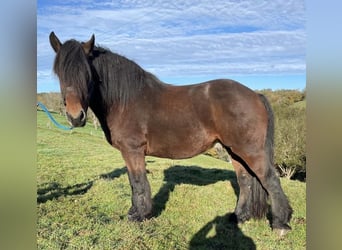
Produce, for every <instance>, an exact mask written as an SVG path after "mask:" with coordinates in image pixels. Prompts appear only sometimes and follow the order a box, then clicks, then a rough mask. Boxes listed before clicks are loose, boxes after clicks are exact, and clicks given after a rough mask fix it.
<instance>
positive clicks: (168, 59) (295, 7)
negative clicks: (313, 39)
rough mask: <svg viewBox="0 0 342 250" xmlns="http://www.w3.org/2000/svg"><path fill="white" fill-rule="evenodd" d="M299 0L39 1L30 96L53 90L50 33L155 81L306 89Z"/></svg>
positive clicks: (55, 83) (302, 7) (55, 86)
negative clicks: (99, 49)
mask: <svg viewBox="0 0 342 250" xmlns="http://www.w3.org/2000/svg"><path fill="white" fill-rule="evenodd" d="M305 17H306V12H305V4H304V0H289V1H283V0H275V1H262V0H244V1H240V0H204V1H201V0H173V1H165V0H117V1H88V0H67V1H66V0H58V1H49V0H38V2H37V53H38V54H37V92H50V91H53V92H55V91H58V92H59V83H58V79H57V77H56V76H55V75H54V73H53V72H52V64H53V60H54V56H55V53H54V51H53V50H52V48H51V47H50V44H49V38H48V37H49V34H50V32H51V31H54V32H55V33H56V35H57V36H58V37H59V39H60V40H61V41H62V42H64V41H66V40H68V39H71V38H74V39H76V40H79V41H86V40H88V39H89V38H90V36H91V35H92V34H95V43H96V44H97V45H100V46H103V47H106V48H109V49H110V50H112V51H113V52H115V53H119V54H121V55H124V56H126V57H127V58H130V59H132V60H134V61H135V62H137V63H138V64H139V65H140V66H142V67H143V68H144V69H145V70H147V71H150V72H151V73H153V74H155V75H156V76H157V77H158V78H159V79H161V80H162V81H165V82H168V83H172V84H177V85H179V84H190V83H197V82H202V81H206V80H210V79H216V78H230V79H234V80H238V81H240V82H241V83H243V84H245V85H247V86H248V87H250V88H252V89H265V88H268V89H298V90H302V89H304V88H305V85H306V75H305V71H306V63H305V51H306V30H305Z"/></svg>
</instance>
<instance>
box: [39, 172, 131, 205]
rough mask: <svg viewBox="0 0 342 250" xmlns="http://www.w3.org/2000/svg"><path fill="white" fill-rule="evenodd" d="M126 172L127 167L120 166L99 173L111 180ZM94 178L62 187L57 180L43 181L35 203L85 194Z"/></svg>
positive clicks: (103, 177)
mask: <svg viewBox="0 0 342 250" xmlns="http://www.w3.org/2000/svg"><path fill="white" fill-rule="evenodd" d="M126 173H127V168H126V167H122V168H118V169H115V170H114V171H112V172H109V173H106V174H102V175H100V178H102V179H109V180H113V179H115V178H118V177H120V176H121V175H123V174H126ZM93 183H94V180H92V181H88V182H84V183H79V184H75V185H70V186H66V187H63V186H62V185H61V184H60V183H58V182H51V183H45V184H42V185H40V187H38V190H37V203H45V202H47V201H49V200H53V199H58V198H59V197H61V196H71V195H80V194H85V193H87V192H88V190H89V189H90V188H91V187H92V186H93Z"/></svg>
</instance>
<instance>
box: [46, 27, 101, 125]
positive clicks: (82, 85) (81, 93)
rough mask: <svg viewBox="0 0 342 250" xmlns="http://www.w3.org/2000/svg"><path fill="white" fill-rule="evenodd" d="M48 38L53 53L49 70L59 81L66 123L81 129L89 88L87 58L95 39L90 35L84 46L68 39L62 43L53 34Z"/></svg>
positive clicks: (89, 79)
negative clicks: (54, 56)
mask: <svg viewBox="0 0 342 250" xmlns="http://www.w3.org/2000/svg"><path fill="white" fill-rule="evenodd" d="M49 38H50V44H51V46H52V48H53V49H54V51H55V52H56V58H55V62H54V66H53V69H54V72H55V73H56V75H57V76H58V78H59V82H60V88H61V93H62V98H63V102H64V105H65V109H66V114H67V117H68V120H69V122H70V123H71V124H72V125H73V126H74V127H82V126H84V125H85V124H86V118H87V116H86V114H87V109H88V105H89V98H90V96H91V93H92V88H93V81H92V72H91V66H90V64H89V55H90V54H91V52H92V50H93V48H94V41H95V37H94V35H92V37H91V39H90V40H89V41H88V42H85V43H80V42H77V41H75V40H69V41H66V42H65V43H63V44H62V43H61V42H60V41H59V39H58V38H57V36H56V35H55V33H54V32H51V34H50V37H49Z"/></svg>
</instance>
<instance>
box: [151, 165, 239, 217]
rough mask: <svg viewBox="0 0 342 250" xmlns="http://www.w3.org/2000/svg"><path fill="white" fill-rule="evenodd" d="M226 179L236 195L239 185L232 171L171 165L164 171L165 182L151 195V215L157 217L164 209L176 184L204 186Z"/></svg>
mask: <svg viewBox="0 0 342 250" xmlns="http://www.w3.org/2000/svg"><path fill="white" fill-rule="evenodd" d="M227 180H228V181H230V182H231V184H232V187H233V189H234V192H235V195H236V196H238V194H239V186H238V184H237V180H236V175H235V172H234V171H230V170H224V169H208V168H201V167H198V166H177V165H176V166H172V167H170V168H168V169H166V170H165V171H164V181H165V183H164V185H163V186H162V187H161V188H160V190H159V192H158V193H157V194H156V195H155V196H154V197H153V216H154V217H158V216H159V215H161V213H162V212H163V211H164V210H165V207H166V203H167V201H168V200H169V197H170V193H171V192H173V190H174V189H175V187H176V185H179V184H192V185H198V186H206V185H210V184H214V183H216V182H218V181H227Z"/></svg>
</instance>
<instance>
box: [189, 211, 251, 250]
mask: <svg viewBox="0 0 342 250" xmlns="http://www.w3.org/2000/svg"><path fill="white" fill-rule="evenodd" d="M233 215H234V214H230V213H228V214H226V215H224V216H217V217H216V218H215V219H213V220H212V221H210V222H208V223H207V224H206V225H205V226H204V227H202V228H201V230H200V231H198V232H197V233H196V234H195V235H194V236H193V237H192V239H191V241H190V244H189V249H190V250H195V249H196V250H199V249H206V250H207V249H215V250H216V249H248V250H253V249H256V245H255V244H254V242H253V240H252V239H251V238H250V237H247V236H246V235H244V234H243V233H242V232H241V230H240V228H239V227H238V225H237V224H236V223H233V222H231V217H232V216H233ZM213 232H214V233H213Z"/></svg>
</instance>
